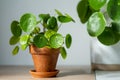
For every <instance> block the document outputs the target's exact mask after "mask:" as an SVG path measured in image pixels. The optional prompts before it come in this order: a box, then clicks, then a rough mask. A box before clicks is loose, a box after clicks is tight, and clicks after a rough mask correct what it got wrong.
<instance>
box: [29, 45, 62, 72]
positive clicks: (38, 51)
mask: <svg viewBox="0 0 120 80" xmlns="http://www.w3.org/2000/svg"><path fill="white" fill-rule="evenodd" d="M29 48H30V49H29V50H30V53H31V54H32V58H33V62H34V67H35V69H36V72H53V71H55V70H56V69H55V68H56V64H57V60H58V56H59V52H60V51H59V49H51V48H48V47H43V48H37V47H36V46H34V45H30V47H29Z"/></svg>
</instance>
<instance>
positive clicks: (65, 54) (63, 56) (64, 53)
mask: <svg viewBox="0 0 120 80" xmlns="http://www.w3.org/2000/svg"><path fill="white" fill-rule="evenodd" d="M60 53H61V56H62V58H63V59H66V57H67V53H66V50H65V48H64V47H61V48H60Z"/></svg>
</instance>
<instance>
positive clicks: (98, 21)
mask: <svg viewBox="0 0 120 80" xmlns="http://www.w3.org/2000/svg"><path fill="white" fill-rule="evenodd" d="M105 26H106V21H105V18H104V16H103V14H102V13H100V12H95V13H93V14H92V15H91V16H90V18H89V20H88V23H87V31H88V33H89V35H91V36H93V37H96V36H99V35H100V34H101V33H102V32H103V31H104V29H105Z"/></svg>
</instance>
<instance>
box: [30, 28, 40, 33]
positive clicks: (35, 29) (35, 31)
mask: <svg viewBox="0 0 120 80" xmlns="http://www.w3.org/2000/svg"><path fill="white" fill-rule="evenodd" d="M39 32H40V27H35V28H34V30H33V32H32V33H34V34H37V33H39Z"/></svg>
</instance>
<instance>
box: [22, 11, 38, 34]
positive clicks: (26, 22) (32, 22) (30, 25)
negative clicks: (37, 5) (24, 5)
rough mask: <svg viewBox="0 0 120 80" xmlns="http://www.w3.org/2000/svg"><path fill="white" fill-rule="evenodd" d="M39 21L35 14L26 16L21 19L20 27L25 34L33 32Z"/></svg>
mask: <svg viewBox="0 0 120 80" xmlns="http://www.w3.org/2000/svg"><path fill="white" fill-rule="evenodd" d="M36 24H37V20H36V17H35V16H34V15H33V14H30V13H27V14H24V15H23V16H22V17H21V19H20V27H21V28H22V30H23V31H25V32H32V31H33V30H34V28H35V27H36Z"/></svg>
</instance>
